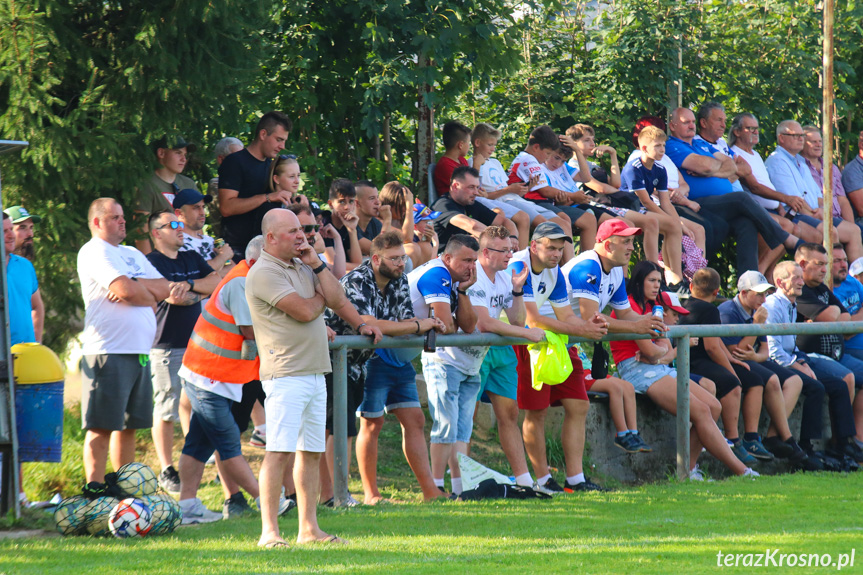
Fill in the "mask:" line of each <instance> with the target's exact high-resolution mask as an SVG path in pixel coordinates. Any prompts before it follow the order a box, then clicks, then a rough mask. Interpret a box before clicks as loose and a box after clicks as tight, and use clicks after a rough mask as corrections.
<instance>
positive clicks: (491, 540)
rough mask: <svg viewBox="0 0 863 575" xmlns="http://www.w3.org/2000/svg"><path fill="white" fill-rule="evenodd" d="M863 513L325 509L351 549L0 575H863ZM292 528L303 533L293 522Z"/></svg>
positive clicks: (800, 488)
mask: <svg viewBox="0 0 863 575" xmlns="http://www.w3.org/2000/svg"><path fill="white" fill-rule="evenodd" d="M861 511H863V474H857V475H831V474H815V475H805V476H804V475H794V476H777V477H765V478H761V479H758V480H756V481H752V480H745V479H733V480H727V481H722V482H716V483H702V484H696V483H689V484H676V483H666V484H662V485H649V486H643V487H638V488H631V489H626V490H621V491H617V492H614V493H608V494H592V495H589V496H574V495H569V496H560V497H558V498H556V499H554V500H552V501H508V500H507V501H493V502H478V503H454V502H441V503H434V504H429V505H423V504H418V503H411V504H401V505H387V506H382V507H378V508H357V509H352V510H336V511H333V510H329V509H323V508H322V509H320V510H319V517H320V521H321V525H322V527H323V528H324V529H326V530H328V531H329V532H332V533H337V534H339V535H341V536H343V537H346V538H348V539H349V540H350V543H349V544H348V545H346V546H324V545H303V546H293V547H291V548H289V549H282V550H260V549H258V548H257V547H256V546H255V542H256V539H257V535H258V532H259V529H260V523H259V521H258V520H257V519H255V518H250V519H241V520H232V521H230V522H219V523H215V524H211V525H204V526H196V527H186V528H181V529H179V530H178V531H177V532H176V533H175V534H174V535H171V536H166V537H156V538H152V539H142V540H137V541H133V540H129V541H121V540H112V539H102V540H98V539H91V538H66V539H64V538H59V537H56V538H43V539H25V540H15V541H0V573H10V574H11V573H16V574H17V573H21V574H28V573H33V574H37V573H38V574H42V573H51V574H65V573H76V574H77V573H87V572H92V573H100V574H101V573H147V574H171V575H173V574H178V573H182V574H189V575H192V574H198V573H201V574H205V573H206V574H210V573H237V574H240V573H243V574H245V573H306V572H315V573H384V572H388V573H494V574H500V573H539V572H542V573H579V574H584V575H586V574H590V573H657V574H667V573H709V572H715V571H717V570H719V568H718V567H717V553H718V552H722V553H723V554H725V553H735V554H736V553H740V554H747V553H764V551H765V550H767V549H779V553H780V554H782V553H788V554H791V553H794V554H798V553H818V554H819V555H821V554H832V556H833V560H838V557H839V554H842V553H851V551H852V549H855V548H856V552H855V565H854V566H853V567H851V566H848V567H846V568H845V569H843V570H842V571H843V572H850V573H860V572H863V568H861V567H860V564H861V562H863V513H861ZM282 527H283V529H284V531H285V533H286V534H287V535H288V536H290V534H292V533H295V532H296V516H295V515H292V516H291V517H288V518H286V519H284V520H283V522H282ZM776 557H777V559H776V560H777V561H778V555H777V556H776ZM721 570H722V571H730V572H737V573H748V572H751V571H752V570H753V569H752V568H751V567H739V568H736V569H735V568H730V569H729V568H723V569H721ZM789 570H790V569H789V568H788V567H787V566H786V567H784V568H782V567H776V568H774V569H773V571H774V572H778V573H784V572H788V571H789ZM835 570H836V569H835V568H833V567H831V568H824V567H816V568H799V567H798V568H795V569H793V572H794V573H821V572H825V571H835Z"/></svg>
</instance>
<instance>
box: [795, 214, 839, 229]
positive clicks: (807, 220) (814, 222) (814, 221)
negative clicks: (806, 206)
mask: <svg viewBox="0 0 863 575" xmlns="http://www.w3.org/2000/svg"><path fill="white" fill-rule="evenodd" d="M791 221H792V222H794V223H795V224H796V223H798V222H803V223H804V224H809V225H810V226H812V227H813V228H817V227H818V226H820V225H821V220H819V219H818V218H813V217H812V216H807V215H804V214H797V215H796V216H794V218H792V220H791ZM842 221H843V220H842V218H838V217H834V218H833V227H836V226H838V225H839V224H841V223H842Z"/></svg>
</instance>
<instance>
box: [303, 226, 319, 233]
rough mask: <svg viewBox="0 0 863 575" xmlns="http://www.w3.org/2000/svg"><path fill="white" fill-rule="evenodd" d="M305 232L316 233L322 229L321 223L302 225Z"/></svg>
mask: <svg viewBox="0 0 863 575" xmlns="http://www.w3.org/2000/svg"><path fill="white" fill-rule="evenodd" d="M302 228H303V233H304V234H316V233H318V230H319V229H321V225H320V224H310V225H308V226H302Z"/></svg>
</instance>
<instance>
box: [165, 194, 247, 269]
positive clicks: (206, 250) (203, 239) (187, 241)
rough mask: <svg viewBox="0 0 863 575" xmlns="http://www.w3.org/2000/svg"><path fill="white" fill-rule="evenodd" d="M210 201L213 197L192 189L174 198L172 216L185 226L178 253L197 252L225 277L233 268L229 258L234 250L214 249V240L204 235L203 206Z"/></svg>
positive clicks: (205, 217)
mask: <svg viewBox="0 0 863 575" xmlns="http://www.w3.org/2000/svg"><path fill="white" fill-rule="evenodd" d="M212 201H213V196H211V195H209V194H207V195H204V194H202V193H201V192H199V191H198V190H195V189H192V188H187V189H185V190H180V191H179V192H178V193H177V195H176V196H174V202H173V208H174V214H175V215H176V216H177V219H178V220H180V221H181V222H183V224H184V225H185V228H184V229H183V247H182V248H180V251H181V252H198V253H199V254H201V257H202V258H204V259H205V260H207V263H208V264H210V267H211V268H213V270H215V271H217V272H219V275H220V276H222V277H225V276H226V275H228V272H229V271H231V268H232V267H233V262H232V261H231V258H232V257H234V250H232V249H231V246H229V245H228V244H223V245H222V246H220V247H219V248H216V242H215V240H214V239H213V238H212V237H210V236H208V235H207V234H205V233H204V223H206V221H207V208H206V207H205V204H209V203H210V202H212ZM226 264H227V265H226Z"/></svg>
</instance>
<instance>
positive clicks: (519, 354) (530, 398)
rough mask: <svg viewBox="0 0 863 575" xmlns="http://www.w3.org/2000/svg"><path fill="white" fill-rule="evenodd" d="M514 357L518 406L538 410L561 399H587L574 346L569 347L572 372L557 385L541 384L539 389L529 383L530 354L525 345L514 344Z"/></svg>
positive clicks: (582, 375)
mask: <svg viewBox="0 0 863 575" xmlns="http://www.w3.org/2000/svg"><path fill="white" fill-rule="evenodd" d="M512 348H513V349H514V350H515V357H516V358H517V359H518V369H517V372H518V408H519V409H530V410H540V409H546V408H547V407H555V406H558V405H560V400H561V399H581V400H583V401H587V389H585V387H584V370H583V369H582V367H581V360H580V359H579V358H578V351H577V350H576V348H575V347H571V348H570V349H569V357H570V359H572V373H571V374H570V375H569V377H568V378H566V381H564V382H563V383H559V384H557V385H543V386H542V388H540V389H539V391H537V390H535V389H534V388H533V386H532V385H531V374H530V355H529V354H528V352H527V346H526V345H514V346H512Z"/></svg>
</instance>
